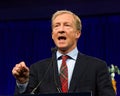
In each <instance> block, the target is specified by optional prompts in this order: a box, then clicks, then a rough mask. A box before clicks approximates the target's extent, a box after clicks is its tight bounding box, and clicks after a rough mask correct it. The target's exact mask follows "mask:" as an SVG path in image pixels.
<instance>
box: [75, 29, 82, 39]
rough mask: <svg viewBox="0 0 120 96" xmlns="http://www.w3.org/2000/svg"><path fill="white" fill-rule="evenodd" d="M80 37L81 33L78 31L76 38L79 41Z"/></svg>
mask: <svg viewBox="0 0 120 96" xmlns="http://www.w3.org/2000/svg"><path fill="white" fill-rule="evenodd" d="M80 36H81V31H77V32H76V38H77V39H78V38H80Z"/></svg>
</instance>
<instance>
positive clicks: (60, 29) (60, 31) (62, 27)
mask: <svg viewBox="0 0 120 96" xmlns="http://www.w3.org/2000/svg"><path fill="white" fill-rule="evenodd" d="M59 33H61V34H63V33H65V31H64V26H60V28H59Z"/></svg>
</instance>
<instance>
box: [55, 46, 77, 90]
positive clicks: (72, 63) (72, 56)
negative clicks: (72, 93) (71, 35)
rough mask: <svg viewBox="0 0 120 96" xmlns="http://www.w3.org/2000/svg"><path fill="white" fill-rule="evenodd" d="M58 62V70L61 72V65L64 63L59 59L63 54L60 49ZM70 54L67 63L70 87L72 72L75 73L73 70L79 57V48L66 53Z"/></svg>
mask: <svg viewBox="0 0 120 96" xmlns="http://www.w3.org/2000/svg"><path fill="white" fill-rule="evenodd" d="M56 55H57V64H58V72H59V74H60V67H61V65H62V59H59V58H60V57H61V56H62V55H63V54H61V53H60V52H59V51H57V54H56ZM65 55H68V56H69V57H70V58H68V59H67V61H66V64H67V67H68V88H69V86H70V81H71V78H72V74H73V70H74V66H75V62H76V59H77V55H78V49H77V48H75V49H74V50H72V51H71V52H69V53H67V54H65Z"/></svg>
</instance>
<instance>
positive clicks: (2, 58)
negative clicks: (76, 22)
mask: <svg viewBox="0 0 120 96" xmlns="http://www.w3.org/2000/svg"><path fill="white" fill-rule="evenodd" d="M60 9H67V10H71V11H72V12H74V13H76V14H77V15H78V16H79V17H80V18H81V20H82V24H83V29H82V36H81V38H80V40H79V42H78V49H79V50H80V51H81V52H82V53H85V54H87V55H91V56H95V57H97V58H100V59H102V60H105V61H106V62H107V64H108V66H110V65H111V64H114V65H117V66H118V67H119V68H120V61H119V59H120V56H119V55H120V43H119V42H120V38H119V37H120V1H119V0H73V1H72V0H43V1H41V0H38V1H37V0H1V1H0V76H1V77H0V95H13V93H14V87H15V79H14V77H13V76H12V74H11V71H12V68H13V67H14V66H15V64H16V63H19V62H20V61H25V62H26V64H27V65H28V66H30V65H31V64H32V63H34V62H36V61H38V60H41V59H45V58H47V57H50V56H51V48H52V47H54V43H53V41H52V39H51V17H52V14H53V13H54V12H55V11H57V10H60ZM86 70H87V69H86ZM115 79H116V81H117V92H118V96H120V93H119V91H120V76H118V75H117V74H116V77H115Z"/></svg>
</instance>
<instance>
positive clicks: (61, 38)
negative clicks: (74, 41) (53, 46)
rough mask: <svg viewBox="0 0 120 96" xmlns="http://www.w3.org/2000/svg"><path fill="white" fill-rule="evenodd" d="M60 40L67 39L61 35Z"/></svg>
mask: <svg viewBox="0 0 120 96" xmlns="http://www.w3.org/2000/svg"><path fill="white" fill-rule="evenodd" d="M58 40H66V37H65V36H59V37H58Z"/></svg>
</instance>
